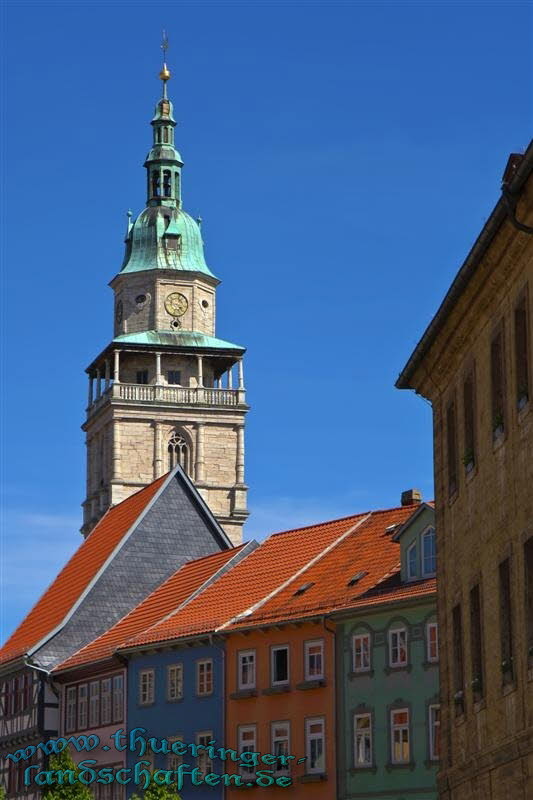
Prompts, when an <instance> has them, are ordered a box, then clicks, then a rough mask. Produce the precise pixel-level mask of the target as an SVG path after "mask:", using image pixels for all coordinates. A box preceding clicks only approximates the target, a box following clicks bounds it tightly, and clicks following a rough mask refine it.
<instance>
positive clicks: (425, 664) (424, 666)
mask: <svg viewBox="0 0 533 800" xmlns="http://www.w3.org/2000/svg"><path fill="white" fill-rule="evenodd" d="M435 667H436V668H437V669H438V667H439V661H438V659H437V660H436V661H427V660H426V661H423V662H422V669H425V670H428V669H435Z"/></svg>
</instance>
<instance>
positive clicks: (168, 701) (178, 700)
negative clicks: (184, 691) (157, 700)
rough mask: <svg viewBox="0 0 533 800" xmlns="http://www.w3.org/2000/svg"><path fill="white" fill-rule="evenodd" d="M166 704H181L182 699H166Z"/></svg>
mask: <svg viewBox="0 0 533 800" xmlns="http://www.w3.org/2000/svg"><path fill="white" fill-rule="evenodd" d="M166 702H167V703H183V697H167V699H166Z"/></svg>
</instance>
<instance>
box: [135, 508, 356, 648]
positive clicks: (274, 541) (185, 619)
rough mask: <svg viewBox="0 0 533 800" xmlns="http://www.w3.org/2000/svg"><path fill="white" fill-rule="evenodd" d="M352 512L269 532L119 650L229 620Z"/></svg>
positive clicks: (272, 587) (287, 574) (341, 527)
mask: <svg viewBox="0 0 533 800" xmlns="http://www.w3.org/2000/svg"><path fill="white" fill-rule="evenodd" d="M367 516H368V515H367V514H356V515H355V516H351V517H345V518H343V519H339V520H333V521H331V522H325V523H322V524H320V525H310V526H307V527H305V528H298V529H295V530H291V531H286V532H283V533H276V534H272V535H271V536H269V537H268V539H266V540H265V541H264V542H262V544H261V545H260V546H259V547H258V548H257V549H256V550H254V552H253V553H251V554H250V555H248V556H247V557H246V558H244V559H243V560H242V561H240V562H239V563H238V564H237V565H236V566H235V567H234V568H233V569H232V570H231V571H230V572H228V573H226V574H225V575H223V576H222V577H221V578H220V579H219V580H218V581H216V582H215V583H213V584H211V585H210V586H209V587H208V588H207V589H206V590H205V591H203V592H202V593H201V594H200V595H199V596H197V597H196V598H195V599H194V600H192V601H191V602H190V603H188V604H187V605H186V606H185V608H183V609H181V610H179V611H177V613H175V614H172V615H170V616H169V617H168V618H167V619H165V620H163V621H161V622H159V623H157V624H156V625H153V626H152V627H150V628H148V629H147V630H145V631H144V632H143V633H141V634H138V635H136V636H133V637H132V638H131V639H129V640H128V641H127V642H125V644H124V645H123V646H122V647H120V648H119V650H129V649H135V648H137V647H141V648H142V647H143V646H145V645H150V644H153V643H155V642H167V641H173V640H176V639H180V638H189V637H191V638H192V637H195V636H199V635H202V634H205V633H207V632H210V631H216V630H217V629H219V630H220V629H221V628H223V627H225V626H227V625H229V624H230V623H231V621H232V619H233V618H234V617H236V616H237V615H238V614H242V613H243V612H246V611H253V610H254V609H255V608H256V607H257V606H258V605H259V604H261V603H262V602H264V601H265V600H267V599H268V598H269V597H271V596H272V595H273V594H274V593H276V592H278V591H280V590H281V589H282V588H283V586H284V585H285V584H286V583H287V582H288V581H291V580H293V579H294V578H295V577H296V576H297V575H298V573H300V572H302V571H303V570H305V569H306V568H307V567H309V565H310V564H311V563H312V562H313V561H314V560H316V559H317V558H320V557H321V556H323V555H324V553H325V552H327V551H328V550H329V549H330V548H331V547H333V546H334V545H335V544H336V543H337V542H338V541H339V540H340V539H342V538H343V537H344V536H347V535H348V534H349V532H350V531H352V530H354V529H355V528H357V526H358V525H361V523H362V522H363V521H364V520H365V519H366V518H367Z"/></svg>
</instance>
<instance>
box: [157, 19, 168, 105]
mask: <svg viewBox="0 0 533 800" xmlns="http://www.w3.org/2000/svg"><path fill="white" fill-rule="evenodd" d="M161 50H162V51H163V67H162V68H161V72H160V73H159V77H160V78H161V80H162V81H163V97H166V96H167V81H168V80H169V79H170V70H169V68H168V67H167V50H168V36H167V32H166V31H165V30H163V37H162V40H161Z"/></svg>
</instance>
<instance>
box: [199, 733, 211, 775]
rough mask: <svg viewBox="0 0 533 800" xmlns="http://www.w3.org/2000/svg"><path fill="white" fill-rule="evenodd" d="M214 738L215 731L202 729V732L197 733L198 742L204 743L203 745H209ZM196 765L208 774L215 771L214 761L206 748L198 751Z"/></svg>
mask: <svg viewBox="0 0 533 800" xmlns="http://www.w3.org/2000/svg"><path fill="white" fill-rule="evenodd" d="M212 740H213V731H201V732H200V733H197V734H196V744H199V745H202V747H209V742H211V741H212ZM196 765H197V767H198V769H199V770H200V771H201V772H203V773H204V775H207V774H208V773H210V772H212V771H213V762H212V761H211V759H210V758H209V755H208V753H207V752H206V751H205V750H199V751H198V758H197V762H196Z"/></svg>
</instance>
